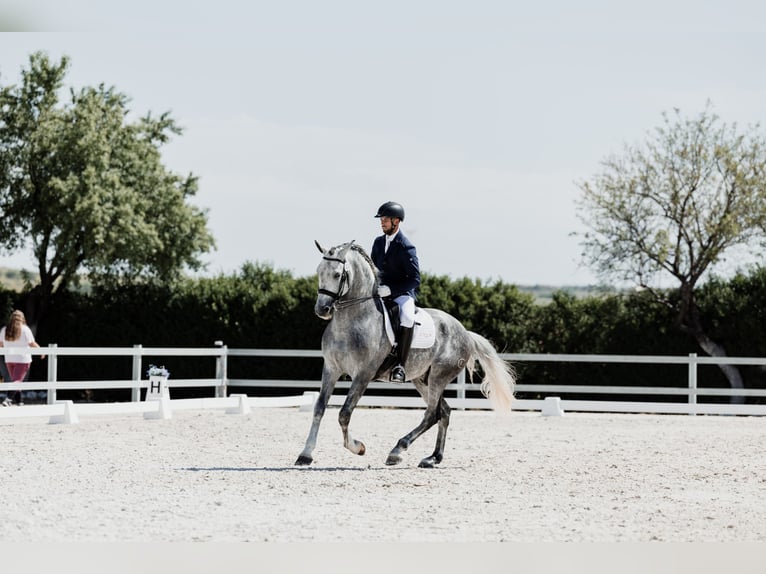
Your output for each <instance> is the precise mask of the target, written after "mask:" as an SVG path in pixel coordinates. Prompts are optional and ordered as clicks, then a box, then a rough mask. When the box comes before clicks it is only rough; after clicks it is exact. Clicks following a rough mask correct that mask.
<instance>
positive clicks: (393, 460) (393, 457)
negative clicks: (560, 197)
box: [386, 453, 402, 466]
mask: <svg viewBox="0 0 766 574" xmlns="http://www.w3.org/2000/svg"><path fill="white" fill-rule="evenodd" d="M400 462H402V456H401V455H399V454H394V453H391V454H389V455H388V458H387V459H386V464H387V465H388V466H393V465H395V464H399V463H400Z"/></svg>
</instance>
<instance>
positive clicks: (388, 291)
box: [378, 285, 391, 297]
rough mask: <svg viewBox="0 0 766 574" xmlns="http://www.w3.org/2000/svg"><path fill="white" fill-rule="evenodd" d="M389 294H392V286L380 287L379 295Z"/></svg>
mask: <svg viewBox="0 0 766 574" xmlns="http://www.w3.org/2000/svg"><path fill="white" fill-rule="evenodd" d="M389 295H391V287H389V286H388V285H381V286H380V287H378V297H388V296H389Z"/></svg>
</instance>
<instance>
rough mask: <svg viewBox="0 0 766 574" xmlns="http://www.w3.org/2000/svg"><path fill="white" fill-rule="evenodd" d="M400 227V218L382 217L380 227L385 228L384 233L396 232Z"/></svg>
mask: <svg viewBox="0 0 766 574" xmlns="http://www.w3.org/2000/svg"><path fill="white" fill-rule="evenodd" d="M398 227H399V218H398V217H381V218H380V228H381V229H382V230H383V233H385V234H386V235H391V234H392V233H396V229H397V228H398Z"/></svg>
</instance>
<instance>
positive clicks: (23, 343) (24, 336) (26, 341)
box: [0, 325, 35, 363]
mask: <svg viewBox="0 0 766 574" xmlns="http://www.w3.org/2000/svg"><path fill="white" fill-rule="evenodd" d="M0 341H2V342H3V346H5V347H23V348H25V347H29V345H30V344H31V343H34V342H35V336H34V335H33V334H32V329H30V328H29V327H28V326H27V325H22V326H21V334H20V335H19V338H18V339H16V340H15V341H7V340H6V339H5V327H3V328H2V329H0ZM5 362H6V363H31V362H32V355H6V356H5Z"/></svg>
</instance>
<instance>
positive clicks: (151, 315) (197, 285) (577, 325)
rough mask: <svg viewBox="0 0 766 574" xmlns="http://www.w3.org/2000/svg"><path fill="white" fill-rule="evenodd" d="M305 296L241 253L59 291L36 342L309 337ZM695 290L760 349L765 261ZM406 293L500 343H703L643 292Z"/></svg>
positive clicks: (315, 323)
mask: <svg viewBox="0 0 766 574" xmlns="http://www.w3.org/2000/svg"><path fill="white" fill-rule="evenodd" d="M24 297H25V296H24V295H23V294H22V295H18V294H15V293H11V292H7V291H0V306H2V309H4V310H5V312H6V316H7V314H8V313H9V312H10V310H11V309H13V308H14V307H20V308H24V307H23V305H24ZM315 297H316V278H315V277H301V278H294V277H292V275H291V274H290V273H289V272H286V271H278V270H274V269H273V268H271V267H270V266H267V265H259V264H247V265H245V266H244V267H243V268H242V270H241V271H240V272H239V273H237V274H235V275H228V276H224V275H221V276H218V277H215V278H201V279H187V280H185V281H183V282H181V283H180V284H177V285H174V286H173V287H169V286H155V285H130V286H123V287H120V288H113V289H109V290H98V289H97V290H94V291H92V292H90V293H72V292H69V293H63V294H59V295H57V296H56V298H55V299H54V301H53V304H52V306H51V309H50V312H49V314H48V316H47V317H46V319H45V321H44V322H43V323H42V324H41V325H39V329H38V333H37V339H38V341H39V342H40V343H41V344H42V345H47V344H48V343H57V344H58V345H59V346H66V347H87V346H93V347H110V346H115V347H125V346H132V345H135V344H141V345H143V346H145V347H210V346H212V345H213V344H214V342H215V341H218V340H220V341H223V342H224V343H225V344H226V345H228V346H229V347H233V348H288V349H318V348H319V347H320V339H321V334H322V331H323V329H324V327H325V323H324V322H323V321H322V320H320V319H318V318H317V317H316V316H315V315H314V313H313V306H314V300H315ZM698 297H699V302H700V306H701V308H702V311H703V315H704V317H705V318H706V327H707V328H708V329H709V334H710V336H711V337H712V338H713V339H714V340H717V341H718V342H720V343H721V344H723V345H724V347H725V348H726V349H727V352H728V353H729V354H730V355H732V356H766V332H764V329H765V327H764V326H765V325H766V303H765V302H766V270H764V269H760V268H759V269H754V270H752V271H751V272H750V273H749V274H742V275H737V276H736V277H734V278H733V279H731V280H727V281H724V280H720V279H713V280H711V281H709V282H708V283H707V284H706V285H705V286H704V287H703V288H702V289H701V290H700V292H699V296H698ZM418 304H419V305H420V306H423V307H436V308H440V309H443V310H445V311H447V312H449V313H451V314H452V315H454V316H455V317H457V318H458V319H459V320H461V321H462V322H463V324H464V325H465V326H466V327H467V328H468V329H471V330H473V331H476V332H479V333H481V334H483V335H484V336H486V337H488V338H489V339H490V340H492V341H493V342H494V344H495V345H496V347H497V348H498V350H500V351H501V352H531V353H575V354H585V353H587V354H620V355H686V354H688V353H691V352H698V353H700V354H703V353H702V352H701V351H700V350H699V349H698V348H697V346H696V344H695V343H694V341H692V340H691V339H690V338H688V337H687V336H685V335H683V334H681V333H680V332H679V331H677V330H675V329H674V328H673V327H672V324H673V317H672V315H671V314H670V312H669V311H668V310H666V309H665V308H663V307H661V306H659V305H657V304H656V303H654V302H653V301H652V300H651V299H650V297H649V295H648V294H646V293H629V294H604V295H599V296H592V297H587V298H576V297H574V296H571V295H568V294H567V293H564V292H557V293H555V294H554V296H553V300H552V302H551V303H550V304H547V305H539V304H536V303H535V301H534V298H533V297H532V296H531V295H529V294H527V293H523V292H521V291H520V290H519V289H518V288H517V287H515V286H512V285H508V284H505V283H502V282H482V281H478V280H472V279H467V278H462V279H450V278H448V277H445V276H431V275H427V274H426V275H424V277H423V285H422V289H421V293H420V298H419V301H418ZM145 362H147V363H148V361H145ZM152 362H156V363H163V364H165V366H167V367H168V369H170V371H171V373H172V376H177V377H179V378H203V377H211V376H213V374H214V361H213V360H211V359H210V358H183V357H167V358H163V357H160V358H157V359H152ZM131 364H132V363H131V360H130V358H124V359H123V358H104V359H92V358H66V359H65V360H64V359H62V360H61V361H60V364H59V377H60V379H61V380H88V379H93V380H97V379H113V378H129V377H130V372H131ZM517 368H518V371H519V375H520V381H521V382H524V383H529V384H603V385H630V386H646V385H653V386H674V385H675V386H684V385H685V384H686V368H685V366H683V365H679V366H673V365H615V364H596V365H593V364H581V363H572V364H566V365H563V364H558V363H527V364H519V365H517ZM320 375H321V360H319V359H316V360H314V359H307V360H295V359H290V360H287V359H241V360H239V359H237V360H235V359H232V360H231V361H230V363H229V376H230V377H231V378H283V379H312V380H316V379H318V378H319V377H320ZM743 375H744V376H745V381H746V385H747V386H763V378H764V372H763V370H762V369H757V368H745V369H743ZM31 376H32V377H33V378H36V379H43V378H45V376H46V374H45V363H44V362H43V361H36V362H35V364H34V365H33V371H32V375H31ZM706 385H715V386H726V382H725V380H724V379H723V378H722V375H721V374H720V372H719V370H718V369H717V368H715V367H704V368H700V386H706ZM126 392H127V391H126ZM117 394H119V393H117ZM110 398H114V397H111V396H110ZM623 398H625V399H628V398H631V397H623ZM663 400H667V399H663Z"/></svg>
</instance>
